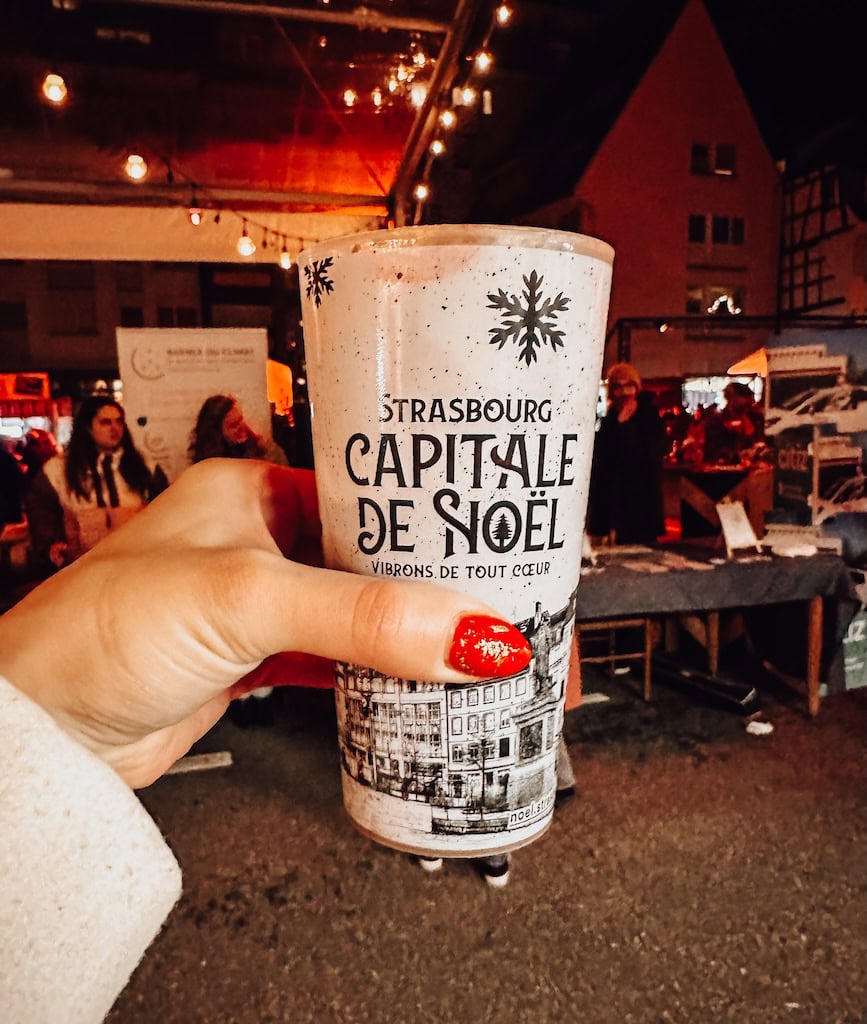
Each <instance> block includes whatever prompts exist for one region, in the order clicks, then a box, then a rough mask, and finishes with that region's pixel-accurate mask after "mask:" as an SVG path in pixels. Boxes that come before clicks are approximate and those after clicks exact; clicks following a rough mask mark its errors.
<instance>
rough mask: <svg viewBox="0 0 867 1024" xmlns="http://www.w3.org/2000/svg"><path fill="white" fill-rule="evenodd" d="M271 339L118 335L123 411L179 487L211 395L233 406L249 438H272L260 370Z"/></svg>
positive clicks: (160, 332) (231, 331)
mask: <svg viewBox="0 0 867 1024" xmlns="http://www.w3.org/2000/svg"><path fill="white" fill-rule="evenodd" d="M267 357H268V338H267V334H266V332H265V330H264V329H263V328H260V327H255V328H246V327H245V328H239V327H231V328H207V327H197V328H189V329H180V328H167V329H159V328H127V327H119V328H118V329H117V358H118V366H119V368H120V376H121V380H122V381H123V404H124V408H125V410H126V419H127V423H128V424H129V429H130V432H131V433H132V436H133V439H134V440H135V443H136V445H137V446H138V447H139V449H140V450H141V451H142V452H143V453H145V454H147V455H148V456H149V457H150V458H151V459H153V460H154V461H155V462H157V463H159V465H160V466H161V467H162V468H163V470H164V472H165V474H166V476H167V477H168V478H169V480H176V479H177V477H178V476H179V475H180V473H181V472H182V471H183V470H184V469H185V468H186V466H187V465H189V461H190V460H189V455H188V454H187V449H188V447H189V443H190V434H191V432H192V430H193V427H194V426H195V423H196V417H197V415H198V413H199V409H200V408H201V406H202V403H203V402H204V401H205V399H206V398H209V397H210V396H211V395H218V394H226V395H232V396H234V397H235V398H237V400H238V402H239V404H240V406H241V408H242V409H243V411H244V416H245V418H246V420H247V422H248V423H249V424H250V426H251V427H252V429H253V430H255V432H256V433H257V434H259V435H260V436H262V437H264V438H270V437H271V412H270V408H269V406H268V394H267V388H266V377H265V363H266V360H267Z"/></svg>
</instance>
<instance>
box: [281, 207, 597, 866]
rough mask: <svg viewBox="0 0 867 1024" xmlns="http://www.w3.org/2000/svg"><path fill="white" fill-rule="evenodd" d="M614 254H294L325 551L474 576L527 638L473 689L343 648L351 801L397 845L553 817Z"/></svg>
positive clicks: (370, 244) (466, 232)
mask: <svg viewBox="0 0 867 1024" xmlns="http://www.w3.org/2000/svg"><path fill="white" fill-rule="evenodd" d="M612 260H613V251H612V249H611V248H610V246H608V245H607V244H606V243H604V242H601V241H599V240H597V239H593V238H588V237H586V236H583V235H575V234H571V233H567V232H562V231H548V230H543V229H538V228H516V227H496V226H478V225H475V226H473V225H443V226H429V227H413V228H398V229H396V230H394V231H379V232H370V233H367V234H361V235H354V236H350V237H346V238H340V239H336V240H330V241H325V242H321V243H319V244H317V245H315V246H313V247H311V248H309V249H308V250H306V251H305V252H303V253H302V254H301V256H300V257H299V268H300V275H301V277H300V281H301V295H302V309H303V317H304V339H305V347H306V355H307V374H308V381H309V390H310V401H311V410H312V422H313V445H314V459H315V465H316V472H317V486H318V491H319V503H320V513H321V517H322V524H323V544H324V550H325V559H326V564H327V565H328V566H330V567H332V568H339V569H345V570H350V571H352V572H357V573H362V574H365V575H372V576H381V577H383V578H386V579H417V580H428V581H430V582H435V583H440V584H444V585H446V586H449V587H452V588H454V589H458V590H462V591H464V592H466V593H469V594H474V595H477V596H478V598H479V599H481V600H483V601H484V602H486V603H487V604H489V605H491V606H492V607H494V608H496V609H497V610H498V611H499V612H500V613H501V614H502V615H504V616H505V617H507V618H509V619H510V620H511V621H512V622H513V623H514V624H515V625H516V626H517V628H518V629H520V630H521V632H522V633H524V635H525V636H526V637H527V639H528V641H529V643H530V645H531V647H532V650H533V658H532V660H531V662H530V665H529V666H528V668H526V669H525V670H524V671H522V672H520V673H518V674H517V675H515V676H513V677H511V678H508V679H496V680H489V681H479V682H478V683H474V684H470V685H461V686H456V685H444V684H441V683H439V682H437V680H422V679H395V678H392V677H383V676H381V675H379V674H378V673H376V672H374V671H372V670H371V669H369V668H367V667H364V666H359V665H351V664H345V663H338V664H337V666H336V698H337V713H338V729H339V742H340V749H341V760H342V774H343V794H344V802H345V805H346V808H347V810H348V812H349V815H350V817H351V818H352V819H353V821H354V823H355V824H356V826H357V827H358V828H360V829H361V830H362V831H363V832H364V833H365V834H367V835H369V836H371V837H373V838H374V839H377V840H379V841H380V842H382V843H385V844H386V845H389V846H392V847H395V848H397V849H401V850H405V851H409V852H412V853H419V854H429V855H432V856H454V857H462V856H466V857H470V856H476V855H484V854H491V853H496V852H504V851H508V850H512V849H515V848H517V847H519V846H522V845H524V844H526V843H528V842H530V841H531V840H533V839H534V838H536V837H537V836H538V835H540V834H541V833H542V832H543V831H544V830H545V828H546V827H547V825H548V824H549V823H550V820H551V815H552V813H553V808H554V796H555V789H556V781H555V756H556V752H557V742H558V739H559V734H560V729H561V727H562V722H563V700H564V691H565V684H566V676H567V671H568V660H569V650H570V641H571V637H572V627H573V619H574V604H575V593H576V588H577V586H578V576H579V569H580V564H581V546H582V544H581V541H582V535H583V526H584V515H585V509H586V502H587V485H588V478H589V471H590V459H591V454H592V449H593V437H594V429H593V428H594V416H595V409H596V402H597V395H598V389H599V379H600V371H601V362H602V350H603V338H604V331H605V321H606V315H607V309H608V296H609V290H610V283H611V266H612Z"/></svg>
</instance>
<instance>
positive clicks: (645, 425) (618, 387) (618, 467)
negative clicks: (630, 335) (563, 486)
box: [588, 363, 665, 544]
mask: <svg viewBox="0 0 867 1024" xmlns="http://www.w3.org/2000/svg"><path fill="white" fill-rule="evenodd" d="M608 397H609V407H608V412H607V413H606V415H605V416H604V417H603V419H602V421H601V423H600V424H599V430H598V432H597V434H596V443H595V445H594V448H593V463H592V470H591V474H590V500H589V509H588V533H590V535H591V536H594V537H601V538H602V539H603V541H604V542H607V543H610V544H649V543H652V542H653V541H655V540H656V539H657V537H659V536H660V535H661V534H662V533H664V531H665V522H664V519H663V514H662V459H663V456H664V454H665V431H664V429H663V425H662V421H661V420H660V418H659V414H658V413H657V412H656V410H655V409H654V407H653V402H652V398H651V396H650V395H649V394H646V393H644V392H642V390H641V377H640V375H639V373H638V370H636V368H635V367H634V366H633V365H632V364H631V363H616V364H615V365H614V366H612V367H611V368H610V370H609V371H608Z"/></svg>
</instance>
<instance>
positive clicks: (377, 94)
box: [370, 86, 382, 110]
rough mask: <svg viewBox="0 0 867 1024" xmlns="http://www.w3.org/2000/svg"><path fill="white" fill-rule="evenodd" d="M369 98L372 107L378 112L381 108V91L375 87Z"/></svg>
mask: <svg viewBox="0 0 867 1024" xmlns="http://www.w3.org/2000/svg"><path fill="white" fill-rule="evenodd" d="M370 98H371V99H372V100H373V105H374V106H375V107H376V108H377V110H378V109H379V108H380V107H381V106H382V89H380V88H379V86H377V87H376V88H375V89H374V90H373V92H372V93H371V94H370Z"/></svg>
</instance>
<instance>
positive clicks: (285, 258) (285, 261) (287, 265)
mask: <svg viewBox="0 0 867 1024" xmlns="http://www.w3.org/2000/svg"><path fill="white" fill-rule="evenodd" d="M280 266H281V267H282V268H283V269H284V270H291V269H292V257H291V256H290V255H289V250H288V249H287V248H286V239H285V238H284V239H283V248H282V249H281V250H280Z"/></svg>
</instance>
